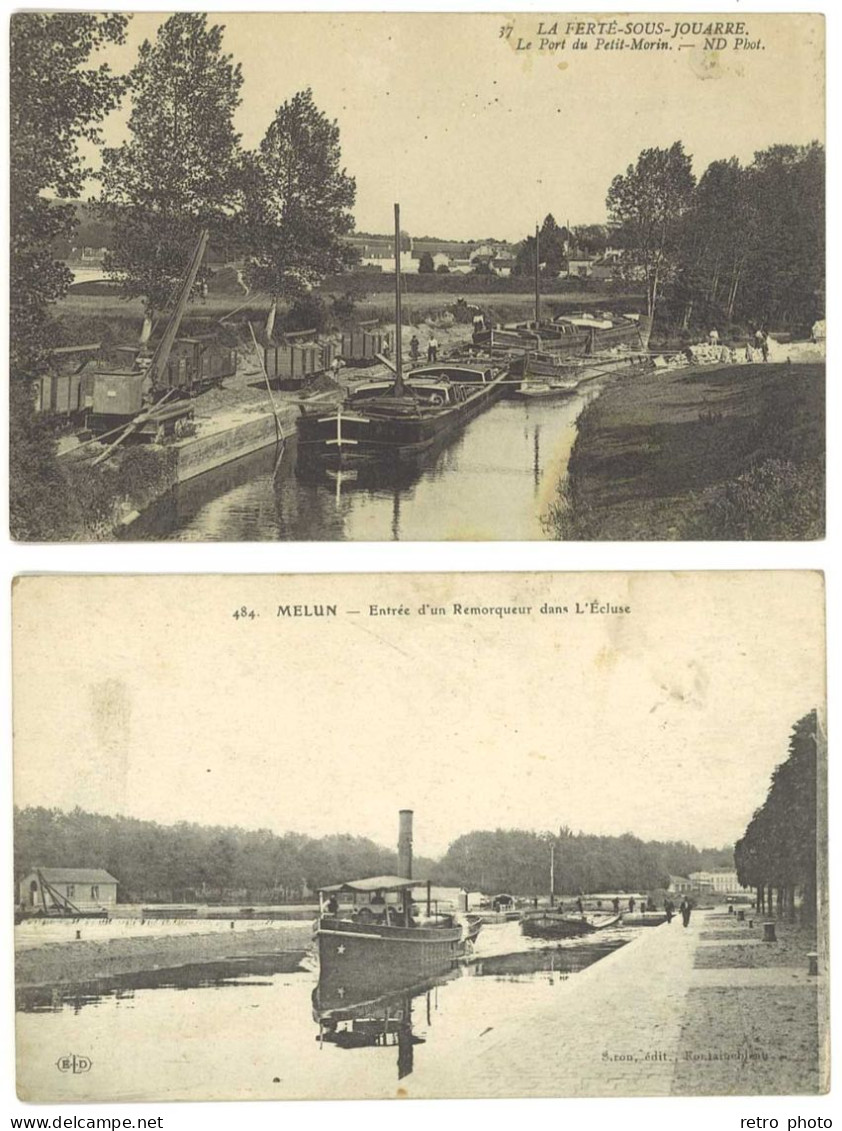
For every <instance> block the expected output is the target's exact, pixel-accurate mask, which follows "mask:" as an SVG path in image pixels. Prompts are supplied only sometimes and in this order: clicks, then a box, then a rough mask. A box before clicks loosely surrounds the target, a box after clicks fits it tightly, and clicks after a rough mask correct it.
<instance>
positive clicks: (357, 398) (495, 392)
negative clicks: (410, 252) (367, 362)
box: [296, 204, 507, 466]
mask: <svg viewBox="0 0 842 1131" xmlns="http://www.w3.org/2000/svg"><path fill="white" fill-rule="evenodd" d="M399 263H400V206H399V205H397V204H396V205H395V361H394V366H392V365H391V363H390V362H389V361H388V360H387V359H386V358H385V357H381V358H380V360H381V361H383V362H385V364H386V365H387V366H389V367H390V368H394V376H393V377H391V378H384V379H382V380H379V381H377V380H375V381H366V382H365V383H364V384H362V385H359V386H357V387H356V388H355V389H353V390H352V391H351V393H350V395H349V397H348V399H347V401H346V402H345V404H341V405H338V406H336V407H335V408H333V407H332V408H331V409H330V410H329V411H325V409H324V408H321V409H319V408H316V409H315V410H313V409H312V408H310V409H308V408H307V407H306V405H302V406H301V411H302V415H301V416H300V417H299V418H298V420H297V422H296V426H297V432H298V459H299V462H300V463H303V464H306V463H307V462H312V461H319V462H321V463H323V464H328V465H333V466H337V465H338V466H344V465H347V464H353V463H360V462H365V461H372V460H379V461H393V462H400V461H408V460H409V461H411V460H414V459H416V458H417V457H419V456H421V455H423V454H424V453H425V452H427V451H429V450H430V449H431V448H432V447H433V446H434V445H435V444H436V443H437V442H439V441H442V440H444V439H445V438H447V437H448V436H451V435H453V434H454V433H455V432H457V431H459V430H460V429H461V428H464V426H465V425H466V424H467V423H468V421H469V420H471V419H472V418H473V417H474V416H476V415H477V414H478V413H480V412H482V411H483V410H484V409H486V408H488V406H489V405H491V404H492V403H493V402H494V401H495V400H497V398H498V397H500V396H502V395H503V392H504V391H505V389H506V377H507V368H506V366H505V364H497V363H494V362H492V361H480V362H476V361H464V362H462V361H444V362H442V363H435V364H430V365H424V366H419V367H417V368H415V369H413V370H411V371H410V372H409V373H408V374H406V375H404V372H403V356H402V343H401V328H402V327H401V276H400V270H399Z"/></svg>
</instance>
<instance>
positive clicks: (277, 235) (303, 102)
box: [242, 89, 356, 335]
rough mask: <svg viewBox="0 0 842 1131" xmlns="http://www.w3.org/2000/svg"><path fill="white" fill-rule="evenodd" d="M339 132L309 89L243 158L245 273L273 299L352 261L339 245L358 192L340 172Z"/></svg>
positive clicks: (282, 110) (292, 294)
mask: <svg viewBox="0 0 842 1131" xmlns="http://www.w3.org/2000/svg"><path fill="white" fill-rule="evenodd" d="M341 159H342V155H341V150H340V146H339V127H338V126H337V124H336V122H332V121H330V119H329V118H327V117H326V116H325V115H324V114H323V113H322V112H321V111H320V110H319V109H318V108H317V107H316V104H315V103H314V101H313V92H312V91H311V90H310V89H307V90H304V91H299V92H298V93H297V94H295V95H293V97H292V98H291V99H289V100H288V101H287V102H284V103H283V104H282V105H281V106H279V107H278V110H277V112H276V114H275V117H274V120H273V121H272V123H271V125H270V126H269V128H268V130H267V131H266V135H265V137H264V138H263V141H262V142H261V143H260V146H259V148H258V149H257V150H256V152H254V153H250V154H249V155H248V158H247V161H246V167H245V178H244V189H243V210H242V222H243V234H244V240H245V244H246V246H247V249H248V263H247V271H248V276H249V280H250V282H251V284H252V286H254V287H255V288H256V289H258V290H262V291H266V292H268V293H269V295H270V296H271V298H272V309H271V312H270V316H269V321H268V322H267V335H271V332H272V326H273V324H274V315H275V310H276V308H277V303H278V300H279V299H280V298H282V297H283V298H297V297H300V296H301V295H303V294H304V293H306V291H307V290H309V289H310V288H311V287H312V286H313V285H315V284H316V283H318V282H319V281H320V280H321V279H323V278H324V277H325V276H326V275H329V274H333V273H335V272H338V271H341V270H343V269H344V268H346V267H347V266H349V265H350V263H351V262H352V261H353V252H352V249H351V248H350V246H349V244H348V243H347V241H346V240H345V239H344V238H343V237H344V236H346V235H347V234H348V233H349V232H350V231H351V230H352V228H353V217H352V215H351V212H350V209H351V208H352V206H353V204H354V200H355V198H356V184H355V182H354V179H353V177H350V176H349V175H348V174H347V173H346V171H345V169H344V168H342V166H341Z"/></svg>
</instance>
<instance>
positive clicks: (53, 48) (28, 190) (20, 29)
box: [9, 12, 127, 541]
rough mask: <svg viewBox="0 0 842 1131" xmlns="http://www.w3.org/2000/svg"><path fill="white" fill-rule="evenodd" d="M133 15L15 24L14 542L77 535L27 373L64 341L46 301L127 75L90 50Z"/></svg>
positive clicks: (53, 293) (117, 35) (30, 15)
mask: <svg viewBox="0 0 842 1131" xmlns="http://www.w3.org/2000/svg"><path fill="white" fill-rule="evenodd" d="M126 23H127V17H126V16H123V15H118V14H111V15H98V14H93V13H90V14H89V13H81V12H77V13H71V12H57V13H44V12H21V13H16V14H15V15H13V16H12V19H11V34H10V52H9V68H10V89H9V126H10V162H9V229H10V237H11V239H10V245H11V246H10V259H9V276H10V286H9V292H10V294H9V373H10V377H11V390H10V407H9V420H10V433H9V483H10V490H9V526H10V529H11V533H12V537H13V538H20V539H32V540H45V541H46V540H51V539H54V538H59V537H67V536H68V535H69V534H70V532H71V531H70V521H71V520H70V515H71V510H72V500H71V497H70V493H69V490H68V488H67V485H66V483H65V480H64V477H63V476H62V473H61V470H60V468H59V466H58V463H57V461H56V455H55V437H54V435H53V432H52V430H51V428H50V427H49V424H48V423H46V422H45V421H44V420H43V419H38V418H36V415H35V410H34V394H33V390H32V387H31V383H30V380H29V378H31V377H32V376H34V375H36V374H37V373H38V372H40V371H43V369H44V367H45V366H46V361H47V354H48V350H49V348H50V347H51V346H52V345H54V344H55V342H56V340H57V337H58V327H57V323H56V322H55V320H54V319H53V317H52V314H51V306H52V304H53V303H55V302H57V301H58V300H59V299H61V298H62V297H63V296H64V295H65V294H66V292H67V288H68V286H69V285H70V282H71V281H72V276H71V274H70V272H69V271H68V270H67V268H66V267H65V266H64V264H63V263H60V262H58V261H57V260H56V258H55V248H56V244H57V243H60V242H61V241H65V242H69V241H70V239H71V238H72V235H73V229H74V227H75V224H76V213H75V209H74V206H73V205H72V204H66V203H64V204H60V203H57V202H56V200H55V199H49V197H53V198H55V197H59V198H62V199H64V200H67V199H72V198H74V197H78V196H79V195H80V193H81V192H82V188H83V185H84V182H85V178H86V176H87V175H88V173H89V172H90V170H89V169H88V168H87V167H86V165H85V163H84V161H83V160H82V158H81V156H80V153H79V148H78V146H79V143H80V142H87V143H89V144H94V145H95V144H98V143H99V140H100V133H99V124H100V123H101V122H102V120H103V119H104V118H105V116H106V114H108V113H109V111H110V110H112V109H114V107H115V106H117V104H118V103H119V101H120V97H121V95H122V92H123V89H124V80H123V79H122V78H120V77H119V76H116V75H114V74H113V73H112V72H111V70H110V68H109V67H108V65H107V64H106V63H100V64H99V65H97V66H94V65H91V59H92V56H94V55H95V54H96V53H97V52H98V51H100V50H102V49H103V48H104V47H105V46H107V45H108V44H109V43H121V42H122V41H123V37H124V33H125V27H126Z"/></svg>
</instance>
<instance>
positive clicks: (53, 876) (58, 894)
mask: <svg viewBox="0 0 842 1131" xmlns="http://www.w3.org/2000/svg"><path fill="white" fill-rule="evenodd" d="M117 883H118V881H117V880H116V879H115V878H114V877H113V876H112V875H111V873H110V872H106V871H105V869H104V868H35V869H34V870H33V871H31V872H30V873H29V874H28V875H26V876H24V878H23V879H22V880H21V882H20V889H19V891H20V900H19V903H20V906H21V907H22V908H25V909H26V910H27V911H37V910H38V909H39V908H40V909H44V907H45V906H46V909H47V911H48V912H55V911H60V910H65V909H66V907H67V904H68V903H69V904H72V905H73V907H75V908H76V909H77V910H79V911H96V910H101V909H103V908H105V909H108V908H109V907H113V906H114V905H115V904H116V902H117ZM65 901H66V902H65Z"/></svg>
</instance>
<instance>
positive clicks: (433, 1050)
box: [17, 924, 636, 1102]
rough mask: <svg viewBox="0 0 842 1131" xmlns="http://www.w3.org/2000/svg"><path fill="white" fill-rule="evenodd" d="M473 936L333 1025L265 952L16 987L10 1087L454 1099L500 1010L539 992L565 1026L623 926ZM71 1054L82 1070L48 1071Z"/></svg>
mask: <svg viewBox="0 0 842 1131" xmlns="http://www.w3.org/2000/svg"><path fill="white" fill-rule="evenodd" d="M512 928H514V929H512ZM483 933H484V934H486V935H487V938H486V943H485V945H486V947H487V949H488V950H489V952H490V953H488V954H487V955H485V956H484V957H482V958H479V959H478V960H477V961H476V962H475V963H474V964H473V965H472V966H468V967H464V968H462V969H459V970H456V971H454V972H452V973H451V974H450V975H448V976H446V977H444V978H442V979H439V980H438V981H437V982H435V983H428V984H427V985H426V986H425V987H423V988H422V989H421V990H420V991H419V992H415V993H412V994H409V993H407V994H403V995H400V994H396V995H390V997H389V998H388V999H383V1000H382V1001H381V1002H379V1003H375V1004H374V1005H371V1004H369V1005H367V1006H364V1007H360V1008H355V1006H354V1002H353V1001H351V1000H350V997H351V995H349V1000H348V1003H347V1009H346V1008H345V1003H343V1007H342V1010H341V1016H340V1017H339V1019H336V1014H335V1013H334V1015H333V1016H332V1017H326V1016H324V1015H321V1016H320V1015H319V1013H318V1011H317V1009H316V1008H315V1006H314V1003H317V1002H318V994H317V993H314V991H316V987H317V973H316V972H315V971H314V970H312V969H307V968H305V967H306V965H307V962H308V960H305V963H304V964H303V965H302V966H299V967H298V968H297V969H296V970H294V971H293V972H291V973H290V972H288V963H287V964H286V970H285V969H284V967H285V963H284V961H283V956H272V955H265V956H249V957H245V958H243V959H242V960H240V961H226V962H212V963H203V964H201V965H195V966H186V967H181V968H179V969H177V970H169V971H166V970H165V971H152V972H149V973H145V974H140V975H130V976H124V977H119V978H112V979H108V980H101V981H99V982H95V983H87V984H85V985H81V986H73V987H63V988H61V989H55V990H52V991H49V990H30V991H20V992H19V995H18V1003H17V1004H18V1016H17V1037H18V1047H19V1053H20V1051H21V1050H24V1055H23V1056H20V1055H19V1066H18V1076H19V1079H18V1087H19V1090H20V1091H21V1093H22V1094H24V1095H26V1094H32V1095H34V1096H36V1097H37V1096H39V1095H41V1096H43V1095H44V1089H45V1087H46V1088H48V1089H49V1098H50V1099H51V1100H53V1101H55V1102H62V1101H67V1100H71V1099H74V1098H80V1097H82V1096H84V1094H85V1091H86V1089H87V1088H88V1087H90V1088H91V1089H95V1092H96V1098H97V1099H98V1100H141V1099H150V1100H160V1101H164V1100H168V1099H188V1100H190V1099H192V1100H199V1099H240V1098H241V1099H272V1098H277V1099H281V1098H293V1097H300V1098H307V1097H309V1098H319V1097H333V1098H355V1097H358V1096H362V1095H366V1096H390V1095H396V1094H400V1093H399V1089H403V1090H404V1092H406V1093H407V1094H410V1095H411V1094H412V1087H413V1078H415V1080H416V1082H417V1081H418V1074H419V1073H422V1074H423V1076H424V1078H425V1080H426V1081H434V1087H436V1088H440V1089H441V1090H443V1091H447V1092H451V1093H452V1092H453V1090H454V1088H455V1090H456V1092H457V1093H458V1081H456V1080H454V1072H455V1071H456V1066H457V1065H458V1064H459V1063H460V1062H463V1061H464V1058H465V1056H466V1055H470V1056H473V1055H476V1054H478V1053H479V1052H480V1051H481V1049H482V1042H483V1040H487V1039H488V1037H489V1034H491V1033H493V1031H494V1028H495V1026H496V1025H498V1024H499V1023H500V1022H501V1021H502V1020H503V1019H505V1018H507V1017H509V1016H510V1015H511V1014H512V1013H513V1012H518V1011H520V1012H521V1013H522V1014H523V1015H524V1016H525V1017H526V1018H528V1016H529V1013H530V1008H531V1007H533V1006H534V1007H535V1008H541V1007H542V1006H543V1005H545V1003H546V1002H548V1001H550V1000H552V1001H557V1003H558V1011H559V1023H560V1024H567V1023H568V1021H569V1023H571V1024H575V1014H574V1010H573V1007H572V1006H569V1007H567V1008H568V1010H569V1012H570V1017H569V1019H566V1018H565V1008H566V1007H565V998H564V987H565V986H567V985H568V984H569V983H570V980H571V979H574V978H575V977H576V976H577V974H578V973H579V972H581V971H582V970H584V969H586V968H587V967H588V966H591V965H593V964H594V963H595V962H598V961H599V960H600V959H602V958H604V957H606V956H607V955H608V954H610V953H612V952H613V951H614V950H616V949H617V948H618V947H621V946H623V945H625V943H626V942H628V941H629V940H630V939H631V938H632V937H633V936H634V934H635V933H636V932H634V931H633V930H628V929H625V930H623V929H618V930H609V931H605V932H603V933H602V934H601V935H600V937H599V941H598V942H597V941H594V940H593V939H590V940H588V939H572V940H567V941H565V942H564V943H562V944H557V945H552V946H548V945H547V944H540V945H537V944H536V942H535V941H534V940H524V939H522V938H520V936H519V933H518V932H517V924H506V925H505V926H503V927H501V928H485V929H484V932H483ZM480 938H482V936H480ZM507 947H516V948H518V949H516V950H508V951H507ZM479 953H481V948H479V947H478V954H479ZM576 1008H581V1006H580V1005H579V1006H577V1007H576ZM71 1054H72V1056H73V1057H74V1058H76V1060H74V1061H73V1063H74V1064H76V1063H78V1064H81V1065H83V1066H84V1067H85V1072H84V1074H83V1075H80V1074H76V1073H74V1072H66V1073H62V1072H60V1071H58V1072H57V1071H56V1065H57V1064H59V1063H61V1062H62V1060H63V1058H67V1057H68V1056H70V1055H71ZM93 1074H95V1075H93ZM490 1083H491V1082H490ZM495 1083H496V1085H497V1086H498V1087H499V1081H495ZM517 1088H518V1083H517V1080H514V1079H513V1080H512V1092H513V1093H514V1094H516V1093H517Z"/></svg>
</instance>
